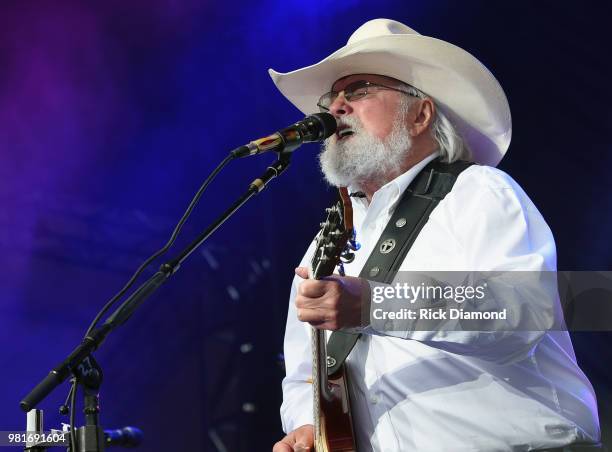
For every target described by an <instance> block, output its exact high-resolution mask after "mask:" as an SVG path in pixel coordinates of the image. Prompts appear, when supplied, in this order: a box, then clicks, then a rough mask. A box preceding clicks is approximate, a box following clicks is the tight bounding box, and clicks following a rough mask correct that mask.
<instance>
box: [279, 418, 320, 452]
mask: <svg viewBox="0 0 612 452" xmlns="http://www.w3.org/2000/svg"><path fill="white" fill-rule="evenodd" d="M313 450H314V427H313V426H312V425H310V424H308V425H302V426H301V427H299V428H296V429H295V430H294V431H292V432H291V433H289V434H288V435H287V436H285V437H284V438H283V439H281V440H280V441H279V442H278V443H276V444H275V445H274V448H273V449H272V452H307V451H313Z"/></svg>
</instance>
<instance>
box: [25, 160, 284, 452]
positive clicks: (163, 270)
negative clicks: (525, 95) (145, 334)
mask: <svg viewBox="0 0 612 452" xmlns="http://www.w3.org/2000/svg"><path fill="white" fill-rule="evenodd" d="M290 162H291V152H281V153H279V155H278V159H277V160H276V161H275V162H274V163H272V165H270V166H269V167H268V168H267V169H266V171H265V172H264V173H263V174H262V175H261V176H260V177H258V178H257V179H255V180H254V181H253V182H251V183H250V184H249V187H248V189H247V190H246V192H245V193H244V194H243V195H242V196H240V197H239V198H238V199H237V200H236V201H235V202H234V203H233V204H232V205H231V206H230V207H229V208H228V209H227V210H226V211H225V212H224V213H223V214H222V215H221V216H220V217H219V218H218V219H217V220H215V221H214V222H213V223H212V224H211V225H210V226H209V227H208V228H207V229H206V230H204V231H203V232H202V233H201V234H200V235H199V236H198V237H197V238H196V239H195V240H193V241H192V242H191V243H190V244H189V245H188V246H187V247H185V248H184V249H183V251H181V252H180V253H179V254H178V256H176V257H175V258H174V259H171V260H170V261H168V262H166V263H164V264H162V265H161V267H160V269H159V270H158V271H157V273H155V274H154V275H153V276H151V277H150V278H149V279H148V280H147V281H145V282H144V283H143V284H142V285H140V287H138V289H136V290H135V291H134V292H133V293H132V294H131V295H130V296H129V297H128V298H127V300H125V301H124V302H123V303H122V304H121V305H120V306H119V307H118V308H117V309H116V310H115V311H114V312H113V313H112V314H111V315H110V316H109V317H108V318H107V319H106V321H105V322H104V323H103V324H102V325H101V326H100V327H99V328H95V329H93V330H92V331H91V333H90V334H88V335H87V336H85V338H84V339H83V341H82V342H81V344H80V345H79V346H77V347H76V348H75V349H74V350H73V351H72V353H70V355H68V357H67V358H66V359H65V360H64V361H63V362H61V363H60V364H59V365H58V366H56V367H55V368H53V370H51V372H49V374H48V375H47V376H46V377H45V378H44V379H43V380H42V381H41V382H40V383H38V385H36V387H35V388H34V389H32V391H30V393H29V394H28V395H27V396H26V397H24V399H23V400H22V401H21V402H20V403H19V406H20V407H21V409H22V410H23V411H25V412H26V413H27V412H28V411H30V410H32V409H34V408H35V407H36V406H37V405H38V404H39V403H40V402H41V401H42V400H44V399H45V397H47V396H48V395H49V394H50V393H51V391H53V390H54V389H55V388H56V387H57V386H59V385H60V384H61V383H62V382H63V381H65V380H66V378H68V376H69V375H70V374H74V375H75V376H76V377H77V382H78V383H79V384H81V385H83V386H84V388H85V391H84V392H85V410H84V411H85V414H86V419H87V425H86V426H85V427H81V428H80V429H78V430H79V434H78V435H77V452H85V451H87V452H103V450H104V445H103V442H100V441H99V438H100V436H99V435H100V431H101V428H100V426H99V425H98V421H99V419H98V418H99V416H98V414H99V406H98V394H97V393H98V390H99V388H100V384H101V382H102V369H101V368H100V367H99V366H98V365H97V363H96V362H95V361H94V360H93V357H92V355H91V353H92V352H94V351H95V350H97V349H98V348H99V347H100V345H101V344H102V342H104V339H105V338H106V336H107V335H108V334H109V333H110V332H111V331H113V330H114V329H115V328H117V327H119V326H121V325H122V324H123V323H125V322H126V321H127V320H128V319H129V318H130V316H131V315H132V314H133V313H134V311H136V309H137V308H138V307H139V306H140V305H141V304H142V302H143V301H144V300H146V299H147V298H148V297H149V296H151V295H152V294H153V293H154V292H155V291H156V290H157V289H159V287H160V286H161V285H162V284H164V283H165V282H166V281H167V280H168V279H169V278H170V276H172V275H173V274H174V273H176V272H177V271H178V269H179V268H180V266H181V264H182V263H183V262H184V261H185V260H186V259H187V258H188V257H189V256H190V255H191V253H193V252H194V251H195V250H196V249H197V248H198V247H199V246H200V245H202V243H204V241H206V239H208V237H210V236H211V235H212V233H213V232H215V231H216V230H217V229H218V228H219V227H220V226H221V225H222V224H223V223H225V221H227V219H228V218H230V217H231V216H232V215H233V214H234V213H235V212H236V211H237V210H238V209H239V208H240V207H242V205H244V204H245V203H246V202H247V201H248V200H249V199H251V198H252V197H253V196H255V195H256V194H258V193H259V192H261V191H262V190H263V189H264V188H265V187H266V185H267V184H268V183H269V182H270V181H271V180H272V179H274V178H276V177H278V176H280V175H281V174H282V173H284V172H285V171H286V170H287V168H288V167H289V164H290ZM84 377H88V378H87V379H85V378H84ZM92 377H93V378H92ZM73 409H74V407H73ZM88 427H89V428H88ZM81 429H83V430H81ZM85 443H87V445H86V444H85Z"/></svg>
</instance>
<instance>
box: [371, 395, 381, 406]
mask: <svg viewBox="0 0 612 452" xmlns="http://www.w3.org/2000/svg"><path fill="white" fill-rule="evenodd" d="M378 402H380V397H378V396H377V395H376V394H372V395H371V396H370V403H371V404H372V405H376V404H377V403H378Z"/></svg>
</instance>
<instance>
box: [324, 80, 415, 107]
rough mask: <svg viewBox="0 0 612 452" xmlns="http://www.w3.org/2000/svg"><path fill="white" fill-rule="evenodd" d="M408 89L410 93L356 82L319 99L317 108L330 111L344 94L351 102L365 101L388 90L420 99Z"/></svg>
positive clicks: (361, 81)
mask: <svg viewBox="0 0 612 452" xmlns="http://www.w3.org/2000/svg"><path fill="white" fill-rule="evenodd" d="M407 88H408V89H409V91H406V90H401V89H398V88H392V87H390V86H386V85H380V84H378V83H372V82H367V81H365V80H358V81H356V82H353V83H350V84H348V85H347V86H345V87H344V89H343V90H341V91H330V92H329V93H325V94H323V95H322V96H321V97H320V98H319V102H317V106H318V107H319V109H320V110H321V111H322V112H325V111H329V107H330V106H331V104H333V103H334V101H335V100H336V98H337V97H338V95H339V94H340V93H342V92H343V93H344V98H345V99H346V100H347V101H349V102H352V101H355V100H359V99H363V98H364V97H365V96H367V95H368V94H370V93H373V92H376V91H377V90H380V89H388V90H391V91H397V92H399V93H404V94H407V95H408V96H412V97H420V96H419V95H418V94H417V92H416V90H414V88H412V87H411V86H408V87H407ZM411 88H412V89H411Z"/></svg>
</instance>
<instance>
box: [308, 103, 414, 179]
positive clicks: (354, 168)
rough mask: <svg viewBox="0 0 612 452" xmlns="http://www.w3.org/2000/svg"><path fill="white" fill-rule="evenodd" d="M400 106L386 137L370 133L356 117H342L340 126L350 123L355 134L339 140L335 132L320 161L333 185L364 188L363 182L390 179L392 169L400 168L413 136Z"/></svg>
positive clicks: (323, 150)
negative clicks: (378, 136) (409, 131)
mask: <svg viewBox="0 0 612 452" xmlns="http://www.w3.org/2000/svg"><path fill="white" fill-rule="evenodd" d="M402 110H403V109H402V108H400V111H398V115H397V117H396V118H395V121H394V123H393V129H392V130H391V133H390V134H389V136H388V137H387V138H386V139H385V140H381V139H380V138H377V137H375V136H373V135H371V134H370V133H369V132H367V131H366V130H365V129H364V128H363V125H362V123H361V121H360V120H359V119H357V118H355V117H349V116H346V117H341V118H339V119H338V126H341V125H347V126H349V127H350V128H351V129H352V130H353V132H354V133H353V135H351V136H350V137H348V138H345V139H344V140H341V141H338V137H337V136H336V135H335V134H334V135H333V136H332V137H331V138H328V139H327V140H325V142H324V143H323V147H322V150H321V153H320V154H319V164H320V166H321V171H322V172H323V175H324V176H325V179H326V180H327V182H328V183H329V184H330V185H333V186H336V187H348V186H351V187H352V188H353V189H357V190H362V189H363V188H364V187H363V184H364V182H370V183H372V182H374V183H378V184H380V185H383V184H385V183H386V182H388V180H387V178H388V176H389V173H390V172H391V170H393V169H396V170H397V168H399V167H400V166H401V164H402V162H403V161H404V160H405V159H406V157H407V156H408V155H409V153H410V150H411V148H412V139H411V137H410V134H409V133H408V130H406V127H405V125H404V117H405V112H404V111H402Z"/></svg>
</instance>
